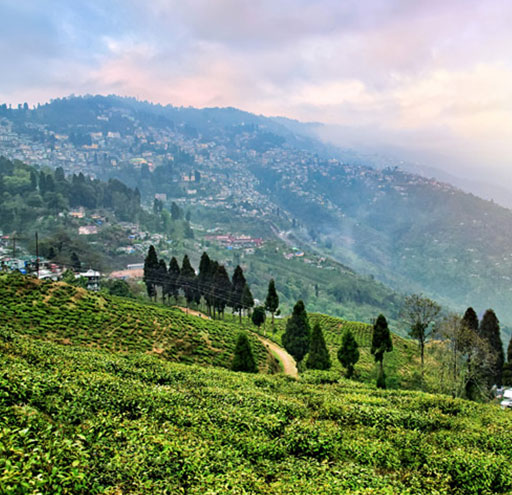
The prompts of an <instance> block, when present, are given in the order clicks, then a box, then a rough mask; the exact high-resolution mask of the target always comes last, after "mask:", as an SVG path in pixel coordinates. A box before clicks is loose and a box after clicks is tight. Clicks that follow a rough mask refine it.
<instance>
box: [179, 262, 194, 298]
mask: <svg viewBox="0 0 512 495" xmlns="http://www.w3.org/2000/svg"><path fill="white" fill-rule="evenodd" d="M179 286H180V289H182V290H183V293H184V294H185V299H186V300H187V304H188V305H189V306H190V304H191V303H192V301H194V300H195V291H196V290H197V289H196V287H197V285H196V272H195V271H194V269H193V268H192V265H191V264H190V259H189V257H188V255H187V254H186V255H185V256H183V263H182V264H181V271H180V278H179Z"/></svg>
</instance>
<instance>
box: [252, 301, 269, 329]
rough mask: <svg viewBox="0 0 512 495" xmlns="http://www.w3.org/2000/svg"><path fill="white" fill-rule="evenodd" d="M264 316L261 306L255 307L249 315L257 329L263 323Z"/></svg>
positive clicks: (263, 309)
mask: <svg viewBox="0 0 512 495" xmlns="http://www.w3.org/2000/svg"><path fill="white" fill-rule="evenodd" d="M265 319H266V314H265V308H264V307H263V306H256V307H255V308H254V311H253V312H252V315H251V320H252V322H253V323H254V324H255V325H256V326H257V327H258V328H259V327H260V326H261V325H263V323H265Z"/></svg>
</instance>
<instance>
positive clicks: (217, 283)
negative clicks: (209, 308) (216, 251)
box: [213, 265, 233, 316]
mask: <svg viewBox="0 0 512 495" xmlns="http://www.w3.org/2000/svg"><path fill="white" fill-rule="evenodd" d="M213 285H214V288H213V291H214V292H213V293H214V305H215V308H216V309H217V312H218V313H219V315H220V314H222V315H223V316H224V309H225V308H226V306H228V305H229V304H230V299H231V293H232V291H233V288H232V286H231V280H229V275H228V272H227V271H226V268H225V267H224V265H219V267H218V268H217V271H216V272H215V277H214V278H213Z"/></svg>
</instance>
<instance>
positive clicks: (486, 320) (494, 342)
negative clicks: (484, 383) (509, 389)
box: [479, 309, 505, 386]
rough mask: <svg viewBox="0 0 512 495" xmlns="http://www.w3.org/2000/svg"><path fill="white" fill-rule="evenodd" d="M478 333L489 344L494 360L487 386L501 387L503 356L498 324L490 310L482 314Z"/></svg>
mask: <svg viewBox="0 0 512 495" xmlns="http://www.w3.org/2000/svg"><path fill="white" fill-rule="evenodd" d="M479 332H480V337H482V339H485V340H486V341H487V342H488V343H489V345H490V347H491V350H492V351H491V352H492V354H493V356H494V359H495V362H494V366H493V369H492V370H491V371H490V372H489V373H488V384H489V386H492V385H494V384H496V385H498V386H501V382H502V376H503V364H504V362H505V354H504V352H503V342H502V341H501V336H500V322H499V321H498V318H497V317H496V314H495V313H494V311H493V310H492V309H488V310H487V311H486V312H485V313H484V316H483V318H482V321H481V322H480V329H479Z"/></svg>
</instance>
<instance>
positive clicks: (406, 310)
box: [401, 294, 441, 377]
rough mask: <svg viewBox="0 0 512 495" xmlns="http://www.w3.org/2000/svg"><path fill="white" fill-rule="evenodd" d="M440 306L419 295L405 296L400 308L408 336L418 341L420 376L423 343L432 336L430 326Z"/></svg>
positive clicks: (422, 371)
mask: <svg viewBox="0 0 512 495" xmlns="http://www.w3.org/2000/svg"><path fill="white" fill-rule="evenodd" d="M440 312H441V306H439V304H437V303H436V302H435V301H432V299H429V298H428V297H423V296H422V295H421V294H412V295H411V296H407V297H406V298H405V301H404V305H403V307H402V312H401V317H402V319H403V320H404V321H405V323H406V324H407V326H408V329H409V335H410V336H411V337H412V338H414V339H416V340H417V341H418V344H419V347H420V357H421V376H422V377H423V373H424V361H425V343H426V341H427V339H428V338H429V337H430V336H431V334H432V324H433V323H434V322H435V321H436V319H437V317H438V316H439V313H440Z"/></svg>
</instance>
